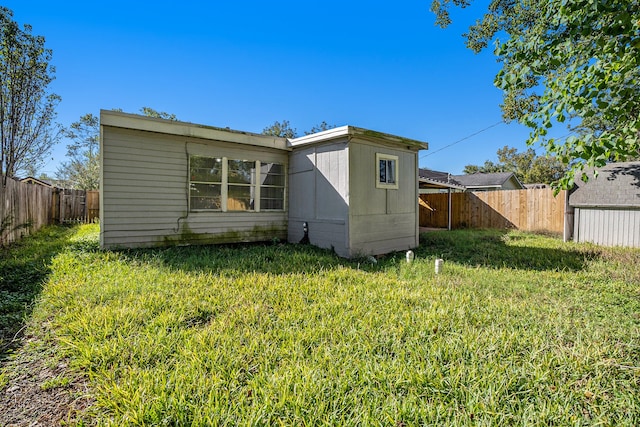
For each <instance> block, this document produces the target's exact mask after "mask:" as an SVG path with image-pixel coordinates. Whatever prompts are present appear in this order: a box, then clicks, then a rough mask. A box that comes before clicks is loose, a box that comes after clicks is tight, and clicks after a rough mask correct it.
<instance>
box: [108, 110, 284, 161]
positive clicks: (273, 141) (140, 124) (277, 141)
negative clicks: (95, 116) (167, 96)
mask: <svg viewBox="0 0 640 427" xmlns="http://www.w3.org/2000/svg"><path fill="white" fill-rule="evenodd" d="M100 125H101V126H110V127H117V128H123V129H133V130H139V131H146V132H158V133H165V134H169V135H177V136H184V137H191V138H201V139H208V140H214V141H224V142H235V143H238V144H246V145H254V146H258V147H266V148H274V149H278V150H284V151H291V147H289V145H288V144H287V139H286V138H280V137H276V136H268V135H260V134H257V133H252V132H244V131H238V130H232V129H228V128H220V127H215V126H207V125H201V124H196V123H190V122H181V121H177V120H166V119H159V118H155V117H146V116H141V115H139V114H130V113H121V112H119V111H109V110H100Z"/></svg>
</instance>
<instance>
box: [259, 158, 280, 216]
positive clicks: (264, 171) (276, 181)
mask: <svg viewBox="0 0 640 427" xmlns="http://www.w3.org/2000/svg"><path fill="white" fill-rule="evenodd" d="M284 183H285V176H284V165H282V164H279V163H262V164H261V165H260V210H263V211H274V210H276V211H281V210H284Z"/></svg>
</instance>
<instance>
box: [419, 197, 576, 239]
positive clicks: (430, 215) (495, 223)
mask: <svg viewBox="0 0 640 427" xmlns="http://www.w3.org/2000/svg"><path fill="white" fill-rule="evenodd" d="M564 193H565V192H564V191H561V192H560V193H559V194H558V195H557V196H555V197H554V195H553V190H552V189H550V188H543V189H531V190H505V191H484V192H469V193H452V194H451V227H452V228H516V229H519V230H526V231H549V232H553V233H562V232H563V230H564V209H565V194H564ZM420 197H421V198H422V199H423V200H424V201H426V202H427V203H428V204H429V205H430V206H431V207H432V208H433V211H431V210H429V209H427V208H425V207H423V206H421V207H420V226H421V227H434V228H446V227H447V224H448V221H449V218H448V210H449V209H448V200H449V195H448V194H444V193H437V194H422V195H421V196H420Z"/></svg>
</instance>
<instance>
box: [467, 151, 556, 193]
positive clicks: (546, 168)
mask: <svg viewBox="0 0 640 427" xmlns="http://www.w3.org/2000/svg"><path fill="white" fill-rule="evenodd" d="M496 154H497V155H498V162H499V163H493V162H492V161H490V160H487V161H485V162H484V166H476V165H467V166H465V167H464V173H466V174H469V173H478V172H483V173H490V172H513V173H514V174H515V175H516V176H517V177H518V179H519V180H520V181H521V182H523V183H525V184H533V183H545V184H551V183H554V182H556V181H558V180H559V179H561V178H562V176H563V175H564V173H565V170H566V166H565V165H563V164H562V162H560V161H559V160H558V159H557V158H556V157H554V156H537V155H536V152H535V150H534V149H533V148H529V149H528V150H527V151H525V152H524V153H519V152H518V150H517V149H515V148H513V147H509V146H507V145H505V146H504V147H502V148H501V149H499V150H498V151H497V153H496Z"/></svg>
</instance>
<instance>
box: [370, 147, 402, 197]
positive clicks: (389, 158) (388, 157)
mask: <svg viewBox="0 0 640 427" xmlns="http://www.w3.org/2000/svg"><path fill="white" fill-rule="evenodd" d="M381 161H384V162H385V181H384V182H383V181H382V180H381V176H380V162H381ZM388 162H393V163H392V164H393V165H394V166H393V167H392V168H391V169H392V173H393V182H389V180H388V172H389V168H388V165H389V163H388ZM398 166H399V161H398V156H394V155H392V154H385V153H376V166H375V174H376V188H381V189H385V190H397V189H398V188H399V186H398Z"/></svg>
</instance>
